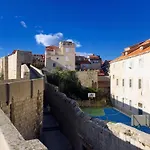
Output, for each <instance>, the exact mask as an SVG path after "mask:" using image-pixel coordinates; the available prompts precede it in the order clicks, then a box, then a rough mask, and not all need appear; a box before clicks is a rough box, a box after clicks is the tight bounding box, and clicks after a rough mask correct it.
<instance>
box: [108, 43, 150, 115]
mask: <svg viewBox="0 0 150 150" xmlns="http://www.w3.org/2000/svg"><path fill="white" fill-rule="evenodd" d="M149 66H150V40H146V41H144V42H141V43H138V44H136V45H133V46H130V47H128V48H125V49H124V51H123V52H122V55H121V56H120V57H118V58H116V59H115V60H113V61H111V64H110V75H111V95H112V100H113V103H114V105H115V106H116V107H118V108H119V109H121V110H122V111H125V112H127V113H128V114H137V115H138V114H139V115H141V114H147V113H148V114H150V101H149V98H150V92H149V91H150V71H149V69H148V67H149Z"/></svg>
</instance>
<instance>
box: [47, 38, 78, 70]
mask: <svg viewBox="0 0 150 150" xmlns="http://www.w3.org/2000/svg"><path fill="white" fill-rule="evenodd" d="M45 67H46V68H47V69H48V70H53V69H54V68H56V67H61V68H62V69H68V70H75V44H74V43H72V42H68V41H62V42H60V43H59V47H57V46H47V47H46V50H45Z"/></svg>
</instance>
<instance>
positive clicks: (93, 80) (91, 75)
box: [76, 70, 110, 89]
mask: <svg viewBox="0 0 150 150" xmlns="http://www.w3.org/2000/svg"><path fill="white" fill-rule="evenodd" d="M76 75H77V77H78V78H79V80H80V82H81V84H82V86H85V87H93V88H104V89H109V88H110V77H109V76H98V71H97V70H88V71H77V72H76Z"/></svg>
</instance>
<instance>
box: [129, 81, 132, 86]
mask: <svg viewBox="0 0 150 150" xmlns="http://www.w3.org/2000/svg"><path fill="white" fill-rule="evenodd" d="M129 87H132V79H129Z"/></svg>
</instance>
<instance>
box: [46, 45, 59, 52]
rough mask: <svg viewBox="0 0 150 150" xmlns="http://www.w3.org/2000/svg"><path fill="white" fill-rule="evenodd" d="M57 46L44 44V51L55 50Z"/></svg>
mask: <svg viewBox="0 0 150 150" xmlns="http://www.w3.org/2000/svg"><path fill="white" fill-rule="evenodd" d="M58 48H59V47H57V46H46V51H53V50H57V49H58Z"/></svg>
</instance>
